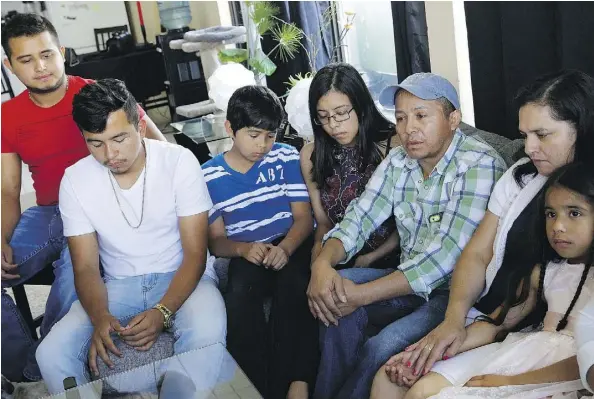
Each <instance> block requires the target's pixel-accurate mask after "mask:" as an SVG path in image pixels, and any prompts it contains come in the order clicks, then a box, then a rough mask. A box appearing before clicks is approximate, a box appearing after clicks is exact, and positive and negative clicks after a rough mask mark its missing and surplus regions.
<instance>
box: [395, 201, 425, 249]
mask: <svg viewBox="0 0 594 399" xmlns="http://www.w3.org/2000/svg"><path fill="white" fill-rule="evenodd" d="M394 217H395V219H396V227H397V229H398V234H399V235H400V247H401V248H402V249H403V250H405V251H410V250H411V249H412V248H413V247H414V245H415V241H416V238H417V236H418V234H419V231H420V229H421V221H422V220H423V209H422V208H421V207H420V205H419V204H417V203H411V202H400V203H399V204H398V205H396V206H395V207H394Z"/></svg>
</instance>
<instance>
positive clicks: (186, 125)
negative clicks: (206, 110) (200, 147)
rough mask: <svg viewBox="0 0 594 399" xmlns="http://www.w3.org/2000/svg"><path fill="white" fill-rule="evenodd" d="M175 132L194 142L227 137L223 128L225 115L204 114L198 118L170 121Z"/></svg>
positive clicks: (206, 141) (198, 142) (200, 142)
mask: <svg viewBox="0 0 594 399" xmlns="http://www.w3.org/2000/svg"><path fill="white" fill-rule="evenodd" d="M171 127H173V128H174V129H175V130H176V131H177V133H174V135H175V134H184V135H185V136H187V137H189V138H190V139H192V141H194V142H195V143H196V144H202V143H208V142H211V141H216V140H222V139H227V138H229V135H228V134H227V131H226V130H225V115H224V114H216V115H213V114H211V115H206V116H201V117H200V118H194V119H188V120H185V121H180V122H173V123H171Z"/></svg>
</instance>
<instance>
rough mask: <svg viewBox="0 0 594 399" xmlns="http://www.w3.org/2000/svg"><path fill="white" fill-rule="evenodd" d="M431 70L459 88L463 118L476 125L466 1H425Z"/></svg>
mask: <svg viewBox="0 0 594 399" xmlns="http://www.w3.org/2000/svg"><path fill="white" fill-rule="evenodd" d="M425 13H426V16H427V33H428V39H429V58H430V61H431V72H433V73H436V74H438V75H441V76H443V77H445V78H446V79H448V80H449V81H450V82H451V83H452V84H453V85H454V87H456V89H457V90H458V95H459V97H460V107H461V110H462V120H463V121H464V122H466V123H468V124H470V125H473V126H474V104H473V100H472V82H471V78H470V58H469V55H468V35H467V32H466V16H465V13H464V3H463V2H461V1H453V2H452V1H426V2H425Z"/></svg>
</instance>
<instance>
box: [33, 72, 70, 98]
mask: <svg viewBox="0 0 594 399" xmlns="http://www.w3.org/2000/svg"><path fill="white" fill-rule="evenodd" d="M64 82H66V73H64V74H62V77H61V78H60V80H58V83H56V84H55V85H54V86H52V87H48V88H46V89H38V88H36V87H29V86H27V89H28V90H29V91H30V92H31V93H33V94H49V93H53V92H55V91H56V90H58V89H59V88H60V87H62V85H63V84H64Z"/></svg>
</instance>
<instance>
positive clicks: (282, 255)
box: [242, 242, 289, 270]
mask: <svg viewBox="0 0 594 399" xmlns="http://www.w3.org/2000/svg"><path fill="white" fill-rule="evenodd" d="M242 257H243V258H244V259H246V260H247V261H249V262H252V263H254V264H256V265H262V266H264V267H265V268H267V269H273V270H280V269H282V268H283V267H285V266H286V264H287V263H288V262H289V256H288V254H287V252H285V250H284V249H282V248H281V247H280V246H278V245H272V244H265V243H261V242H254V243H252V244H251V245H250V246H249V248H248V250H247V251H245V252H244V253H243V254H242Z"/></svg>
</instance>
